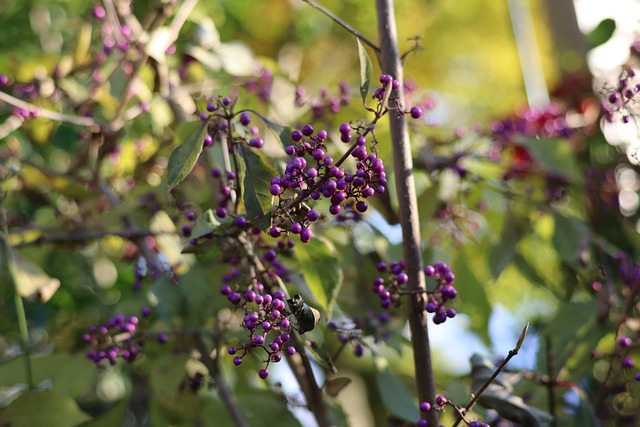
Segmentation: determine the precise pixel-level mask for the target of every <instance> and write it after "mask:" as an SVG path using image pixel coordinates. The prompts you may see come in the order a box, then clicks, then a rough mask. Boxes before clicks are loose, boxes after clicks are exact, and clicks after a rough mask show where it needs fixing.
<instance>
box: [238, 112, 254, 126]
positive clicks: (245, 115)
mask: <svg viewBox="0 0 640 427" xmlns="http://www.w3.org/2000/svg"><path fill="white" fill-rule="evenodd" d="M240 123H242V124H243V125H244V126H247V125H248V124H249V123H251V115H250V114H249V112H248V111H243V112H242V113H240Z"/></svg>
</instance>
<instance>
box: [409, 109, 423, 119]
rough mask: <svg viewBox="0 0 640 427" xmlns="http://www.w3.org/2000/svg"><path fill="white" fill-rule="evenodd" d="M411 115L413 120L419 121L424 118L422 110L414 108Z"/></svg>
mask: <svg viewBox="0 0 640 427" xmlns="http://www.w3.org/2000/svg"><path fill="white" fill-rule="evenodd" d="M410 114H411V118H412V119H419V118H420V117H422V108H420V107H412V108H411V111H410Z"/></svg>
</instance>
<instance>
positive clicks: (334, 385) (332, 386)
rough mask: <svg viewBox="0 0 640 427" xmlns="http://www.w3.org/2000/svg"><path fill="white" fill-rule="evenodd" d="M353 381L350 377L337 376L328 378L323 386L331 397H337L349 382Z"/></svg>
mask: <svg viewBox="0 0 640 427" xmlns="http://www.w3.org/2000/svg"><path fill="white" fill-rule="evenodd" d="M350 383H351V378H349V377H335V378H328V379H327V380H326V381H325V382H324V385H323V386H322V388H324V390H325V391H326V392H327V394H328V395H329V396H331V397H337V396H338V394H340V392H341V391H342V390H343V389H344V388H345V387H346V386H348V385H349V384H350Z"/></svg>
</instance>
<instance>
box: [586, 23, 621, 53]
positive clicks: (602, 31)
mask: <svg viewBox="0 0 640 427" xmlns="http://www.w3.org/2000/svg"><path fill="white" fill-rule="evenodd" d="M615 30H616V21H614V20H613V19H611V18H607V19H604V20H602V21H600V23H599V24H598V26H597V27H596V28H595V29H594V30H593V31H591V32H590V33H589V34H587V36H586V39H587V44H588V45H589V49H593V48H595V47H598V46H600V45H601V44H605V43H606V42H607V41H609V39H610V38H611V36H613V33H614V32H615Z"/></svg>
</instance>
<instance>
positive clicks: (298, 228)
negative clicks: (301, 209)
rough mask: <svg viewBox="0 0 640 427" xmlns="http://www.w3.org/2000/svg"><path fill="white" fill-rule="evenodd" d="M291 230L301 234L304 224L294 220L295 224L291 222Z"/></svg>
mask: <svg viewBox="0 0 640 427" xmlns="http://www.w3.org/2000/svg"><path fill="white" fill-rule="evenodd" d="M290 230H291V232H292V233H293V234H300V232H301V231H302V224H300V223H299V222H294V223H293V224H291V229H290Z"/></svg>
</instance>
